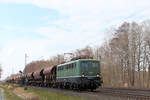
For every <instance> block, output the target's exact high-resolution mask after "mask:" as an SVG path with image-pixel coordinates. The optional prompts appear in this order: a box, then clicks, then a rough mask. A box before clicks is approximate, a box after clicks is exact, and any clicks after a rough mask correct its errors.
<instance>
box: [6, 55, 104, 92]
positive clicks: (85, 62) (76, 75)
mask: <svg viewBox="0 0 150 100" xmlns="http://www.w3.org/2000/svg"><path fill="white" fill-rule="evenodd" d="M100 67H101V66H100V61H99V60H94V59H92V57H89V56H80V57H76V58H73V59H71V61H69V62H65V63H62V64H59V65H56V66H52V67H47V68H44V69H41V70H39V71H34V72H31V73H22V74H18V75H15V76H13V77H10V78H8V79H7V80H6V82H8V83H16V84H25V85H32V86H41V87H55V88H67V89H79V90H81V89H90V90H91V91H93V90H95V89H96V88H98V87H101V86H102V83H103V81H102V75H101V71H100Z"/></svg>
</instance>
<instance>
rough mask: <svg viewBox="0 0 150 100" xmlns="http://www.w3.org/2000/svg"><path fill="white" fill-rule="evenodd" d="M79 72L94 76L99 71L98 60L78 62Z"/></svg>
mask: <svg viewBox="0 0 150 100" xmlns="http://www.w3.org/2000/svg"><path fill="white" fill-rule="evenodd" d="M80 67H81V73H84V74H85V75H88V76H95V75H96V74H97V73H100V64H99V61H81V63H80Z"/></svg>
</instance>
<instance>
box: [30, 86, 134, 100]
mask: <svg viewBox="0 0 150 100" xmlns="http://www.w3.org/2000/svg"><path fill="white" fill-rule="evenodd" d="M30 88H33V89H38V90H44V91H51V92H54V93H63V94H67V95H70V96H75V97H80V98H86V99H87V100H136V99H133V98H128V99H127V98H122V97H119V96H113V95H104V94H102V93H101V88H99V89H97V90H96V91H94V92H90V91H73V90H66V89H55V88H46V87H44V88H43V87H30ZM67 100H69V99H67Z"/></svg>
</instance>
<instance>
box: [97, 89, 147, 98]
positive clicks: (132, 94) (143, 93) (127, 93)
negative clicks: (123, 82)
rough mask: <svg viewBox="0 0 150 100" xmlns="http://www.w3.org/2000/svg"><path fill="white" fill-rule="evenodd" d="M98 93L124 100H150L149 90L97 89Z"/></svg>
mask: <svg viewBox="0 0 150 100" xmlns="http://www.w3.org/2000/svg"><path fill="white" fill-rule="evenodd" d="M99 93H101V94H104V95H111V96H119V97H124V98H135V99H136V100H150V90H149V89H133V88H101V89H99Z"/></svg>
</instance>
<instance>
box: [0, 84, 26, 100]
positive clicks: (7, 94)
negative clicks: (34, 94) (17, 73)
mask: <svg viewBox="0 0 150 100" xmlns="http://www.w3.org/2000/svg"><path fill="white" fill-rule="evenodd" d="M0 88H2V89H3V94H4V98H5V100H23V99H22V98H20V97H19V96H17V95H16V94H14V93H13V92H12V91H11V90H9V89H8V88H9V87H6V86H5V85H4V84H0Z"/></svg>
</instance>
